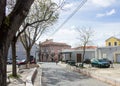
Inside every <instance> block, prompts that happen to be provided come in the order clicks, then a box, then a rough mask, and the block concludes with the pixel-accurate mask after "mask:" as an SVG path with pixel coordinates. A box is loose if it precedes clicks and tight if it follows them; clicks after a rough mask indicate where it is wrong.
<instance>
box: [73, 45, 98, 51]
mask: <svg viewBox="0 0 120 86" xmlns="http://www.w3.org/2000/svg"><path fill="white" fill-rule="evenodd" d="M85 48H86V49H95V48H97V46H86V47H85ZM74 49H76V50H77V49H83V46H80V47H76V48H74Z"/></svg>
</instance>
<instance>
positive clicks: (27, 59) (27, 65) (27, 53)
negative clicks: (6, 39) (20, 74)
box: [26, 49, 30, 68]
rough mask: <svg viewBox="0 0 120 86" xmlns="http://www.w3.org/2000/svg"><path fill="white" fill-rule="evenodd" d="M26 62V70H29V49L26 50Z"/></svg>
mask: <svg viewBox="0 0 120 86" xmlns="http://www.w3.org/2000/svg"><path fill="white" fill-rule="evenodd" d="M26 55H27V57H26V61H27V64H26V68H29V64H30V49H27V50H26Z"/></svg>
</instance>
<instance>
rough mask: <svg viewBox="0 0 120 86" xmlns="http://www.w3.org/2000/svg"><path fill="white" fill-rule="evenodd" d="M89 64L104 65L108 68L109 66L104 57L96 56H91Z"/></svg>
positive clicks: (94, 65)
mask: <svg viewBox="0 0 120 86" xmlns="http://www.w3.org/2000/svg"><path fill="white" fill-rule="evenodd" d="M91 65H92V67H99V68H101V67H105V68H109V67H110V63H109V62H108V61H106V60H104V59H97V58H93V59H91Z"/></svg>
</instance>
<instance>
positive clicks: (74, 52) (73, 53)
mask: <svg viewBox="0 0 120 86" xmlns="http://www.w3.org/2000/svg"><path fill="white" fill-rule="evenodd" d="M96 48H97V47H96V46H86V50H85V56H84V60H85V59H92V58H95V57H96V56H95V55H96V54H95V52H96ZM83 52H84V51H83V47H77V48H73V49H65V50H62V52H61V54H62V57H63V59H62V60H63V61H66V60H74V61H75V62H78V63H79V62H82V61H83V57H82V56H83Z"/></svg>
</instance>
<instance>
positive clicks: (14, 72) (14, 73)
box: [11, 39, 17, 77]
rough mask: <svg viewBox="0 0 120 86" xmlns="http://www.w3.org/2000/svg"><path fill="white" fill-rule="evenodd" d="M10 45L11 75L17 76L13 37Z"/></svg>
mask: <svg viewBox="0 0 120 86" xmlns="http://www.w3.org/2000/svg"><path fill="white" fill-rule="evenodd" d="M11 47H12V61H13V62H12V75H13V76H14V77H16V76H17V68H16V41H15V39H13V40H12V43H11Z"/></svg>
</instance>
